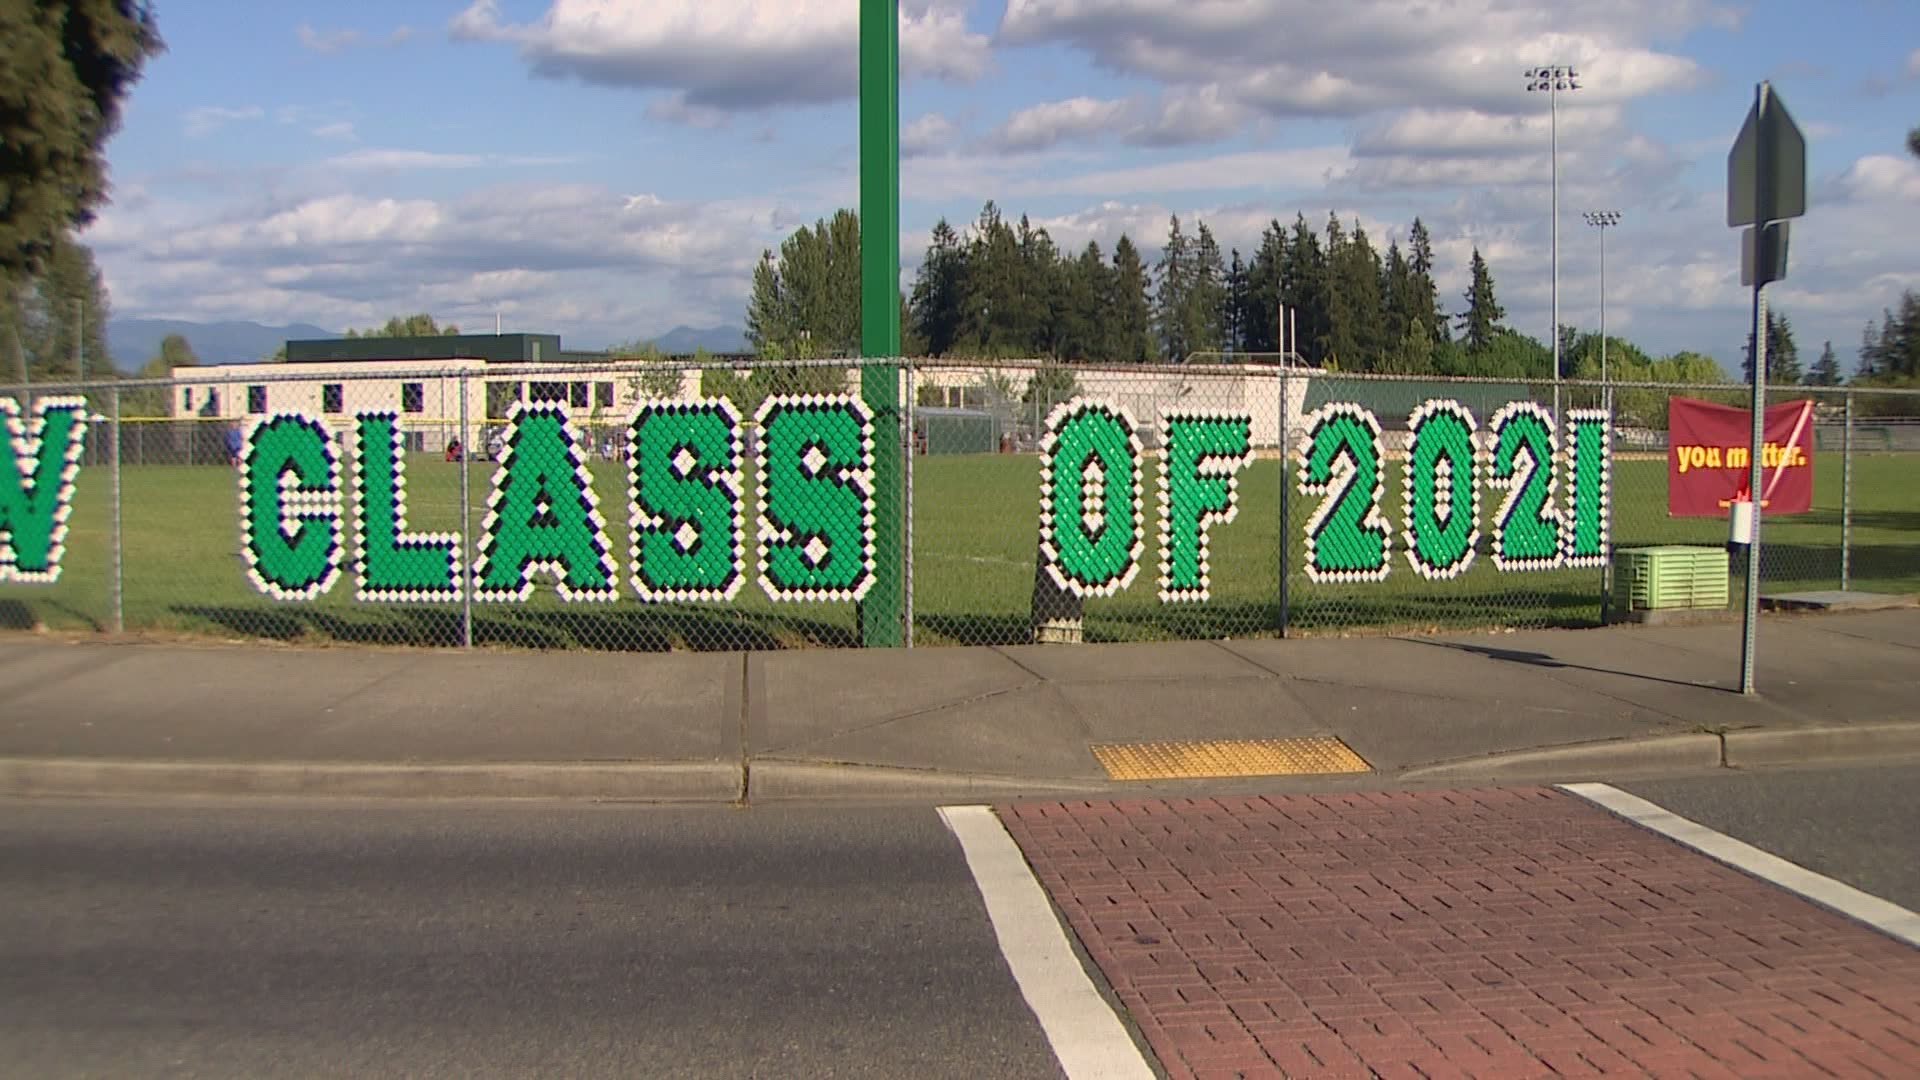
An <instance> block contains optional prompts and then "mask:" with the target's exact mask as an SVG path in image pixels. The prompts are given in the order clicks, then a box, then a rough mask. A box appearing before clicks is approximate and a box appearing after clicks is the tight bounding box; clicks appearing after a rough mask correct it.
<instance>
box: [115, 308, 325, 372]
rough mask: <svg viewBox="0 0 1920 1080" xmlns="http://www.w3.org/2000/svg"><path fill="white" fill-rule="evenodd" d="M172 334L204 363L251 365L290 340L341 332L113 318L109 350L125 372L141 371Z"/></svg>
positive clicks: (306, 326)
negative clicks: (183, 341)
mask: <svg viewBox="0 0 1920 1080" xmlns="http://www.w3.org/2000/svg"><path fill="white" fill-rule="evenodd" d="M168 334H179V335H180V336H182V337H184V338H186V339H187V344H189V345H192V346H193V354H194V355H195V356H197V357H199V358H200V362H201V363H203V364H250V363H252V362H254V361H256V360H264V359H266V358H267V357H269V356H272V355H273V354H274V352H275V351H276V350H277V349H279V348H280V346H282V345H284V344H286V342H287V339H288V338H334V337H339V336H340V335H339V334H338V333H335V332H334V331H332V330H322V329H321V328H320V327H318V326H313V325H311V324H309V323H294V324H293V325H292V326H262V325H260V324H259V323H256V322H217V323H198V322H185V321H182V320H179V319H109V320H107V351H109V352H111V353H112V354H113V362H114V363H115V364H116V365H118V366H119V368H120V370H122V371H138V370H139V369H140V366H141V365H142V364H145V363H146V362H147V361H148V360H151V359H153V357H154V354H155V353H158V352H159V351H160V342H161V340H162V339H163V338H165V337H166V336H167V335H168Z"/></svg>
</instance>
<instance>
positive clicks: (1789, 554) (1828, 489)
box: [0, 453, 1920, 650]
mask: <svg viewBox="0 0 1920 1080" xmlns="http://www.w3.org/2000/svg"><path fill="white" fill-rule="evenodd" d="M590 467H591V469H592V471H593V474H594V481H595V483H594V486H595V490H596V493H597V495H598V497H599V499H600V505H601V511H602V514H603V516H604V517H605V518H606V519H607V523H608V529H609V532H610V534H611V536H612V539H613V542H614V550H615V554H616V559H617V561H618V563H619V565H620V568H621V572H622V575H623V581H622V593H623V596H622V599H621V600H619V601H617V602H615V603H613V604H566V603H562V602H560V601H559V600H558V598H557V597H556V596H554V594H553V591H552V589H551V587H550V586H548V585H546V584H545V583H544V581H543V582H542V583H541V584H540V586H539V587H538V590H537V593H536V597H535V599H534V600H532V601H531V602H529V603H526V604H499V603H484V604H483V603H476V604H474V605H473V637H474V641H475V643H476V644H480V645H494V644H498V645H512V646H525V647H535V648H561V647H580V646H584V647H588V648H598V649H621V650H659V649H675V648H691V649H736V648H773V647H797V646H805V645H845V644H854V643H856V642H857V640H858V631H857V622H856V618H855V613H854V608H853V605H851V604H794V603H780V604H775V603H773V602H772V601H770V600H768V599H767V597H766V596H765V595H764V594H763V593H762V592H761V591H760V589H759V587H758V584H757V582H755V581H749V583H748V584H747V586H746V587H745V588H743V589H742V591H741V593H740V596H739V598H738V599H737V600H736V601H735V602H734V603H732V604H699V605H650V604H644V603H641V602H640V601H639V600H638V599H636V598H634V597H633V594H632V590H631V587H630V586H628V585H627V584H626V582H625V580H624V575H625V573H626V569H627V562H628V558H627V538H628V529H627V517H628V510H627V504H626V490H625V478H624V476H623V474H622V468H621V466H620V465H619V463H617V462H604V461H595V462H593V463H592V464H591V466H590ZM1147 468H1148V474H1147V477H1146V480H1147V484H1146V503H1145V528H1146V545H1145V552H1144V555H1143V557H1142V560H1141V563H1140V567H1139V570H1138V573H1137V576H1136V577H1135V579H1134V581H1133V583H1132V585H1131V586H1130V587H1129V588H1127V589H1126V590H1124V591H1123V592H1121V593H1120V594H1119V595H1117V596H1114V597H1109V598H1101V599H1096V600H1090V601H1088V602H1087V603H1086V605H1085V625H1086V636H1087V637H1088V638H1089V639H1090V640H1145V639H1156V638H1186V637H1204V638H1218V637H1253V636H1262V635H1271V634H1273V633H1275V632H1277V631H1278V629H1279V626H1280V612H1281V608H1280V596H1281V588H1280V584H1281V561H1282V560H1281V552H1280V548H1279V541H1280V530H1279V527H1278V526H1279V521H1280V505H1281V490H1280V488H1281V465H1280V463H1279V461H1277V460H1274V459H1262V460H1258V461H1255V462H1254V463H1253V464H1252V465H1251V466H1249V467H1248V468H1247V469H1245V470H1244V471H1242V472H1241V474H1240V503H1239V505H1240V512H1239V516H1238V517H1237V519H1236V520H1234V521H1233V522H1231V523H1228V524H1223V525H1217V526H1215V527H1214V529H1213V532H1212V551H1211V559H1210V563H1211V568H1212V575H1211V576H1212V592H1213V596H1212V599H1211V600H1210V601H1209V602H1207V603H1204V604H1190V603H1188V604H1162V603H1161V602H1160V600H1159V597H1158V587H1157V575H1158V560H1159V545H1158V535H1157V534H1158V522H1159V516H1160V514H1159V507H1158V504H1157V501H1156V492H1157V488H1156V486H1155V484H1154V479H1155V475H1156V473H1155V470H1157V469H1158V468H1159V463H1158V461H1157V459H1156V460H1153V461H1150V462H1149V463H1148V466H1147ZM1817 468H1818V472H1817V475H1816V485H1815V507H1814V511H1813V512H1812V513H1810V514H1805V515H1796V516H1791V517H1787V516H1782V517H1775V518H1770V519H1768V523H1767V527H1766V533H1765V537H1764V539H1765V540H1766V557H1765V565H1764V566H1763V572H1764V576H1765V579H1766V581H1767V583H1768V588H1769V589H1770V590H1772V591H1786V590H1790V589H1830V588H1837V587H1838V586H1839V580H1840V491H1841V483H1840V474H1841V461H1840V458H1839V456H1838V455H1837V454H1832V453H1827V454H1822V455H1821V457H1820V458H1819V460H1818V465H1817ZM407 471H408V475H407V491H408V496H409V503H408V515H409V521H408V526H409V528H410V529H412V530H416V531H458V530H460V529H461V527H462V522H461V514H460V494H459V493H460V486H459V485H460V469H459V466H457V465H453V464H448V463H446V462H443V461H440V460H437V459H434V458H429V457H427V456H425V455H413V456H412V458H411V459H410V460H409V462H408V466H407ZM492 473H493V466H492V465H491V464H488V463H484V462H475V463H473V465H472V466H471V472H470V476H469V482H470V486H471V504H472V510H471V519H470V526H471V528H473V529H477V528H478V527H479V525H480V522H481V519H482V518H483V517H484V516H485V512H486V500H487V496H488V493H489V490H490V485H491V481H492ZM752 486H753V478H752V476H751V474H749V477H748V500H747V501H748V510H749V513H750V514H751V513H752V511H753V508H754V506H753V497H752ZM107 488H108V474H107V471H106V469H105V468H104V467H102V466H89V467H88V468H86V469H84V470H83V471H82V473H81V476H80V481H79V491H78V495H77V497H76V501H75V507H74V513H73V517H72V521H71V532H70V534H69V537H68V541H67V543H68V551H67V556H66V560H65V570H64V572H63V574H62V576H61V579H60V581H59V582H57V583H55V584H53V585H25V584H12V583H9V584H0V626H14V627H26V626H32V625H35V624H36V623H43V624H45V625H48V626H51V627H58V628H78V629H85V628H95V629H104V628H106V627H107V626H108V625H109V620H110V612H111V605H110V594H109V565H110V562H109V550H108V535H109V533H108V491H107ZM122 489H123V500H122V505H123V514H124V525H123V528H124V532H125V537H126V549H125V565H124V570H123V581H124V600H123V610H124V615H125V624H126V627H127V628H128V629H129V630H144V631H160V632H170V633H185V634H195V635H202V634H205V635H218V636H222V637H230V638H253V637H268V638H275V639H282V640H306V641H314V640H319V641H324V640H337V641H348V642H373V643H393V644H425V645H454V644H459V643H460V642H461V641H462V639H463V634H462V617H461V606H460V605H457V604H451V605H450V604H433V605H394V604H363V603H360V602H358V601H357V600H356V599H355V598H354V582H353V579H352V575H351V574H350V573H347V574H343V575H342V577H341V579H340V581H339V583H338V584H337V585H336V586H335V587H334V589H333V591H332V593H331V594H330V595H328V596H326V597H323V598H321V599H319V600H315V601H311V602H280V601H274V600H271V599H269V598H268V597H265V596H263V595H261V594H259V593H257V592H256V591H254V589H253V587H252V585H251V584H250V583H249V581H248V579H247V576H246V572H245V564H244V562H243V561H242V559H241V556H240V539H239V505H238V490H237V485H236V482H235V475H234V473H233V471H232V470H229V469H224V468H219V467H212V466H198V467H193V466H152V465H147V466H127V467H126V468H124V469H123V473H122ZM1854 490H1855V496H1854V535H1853V587H1854V588H1857V589H1863V590H1876V591H1888V592H1920V456H1916V455H1904V456H1902V455H1898V454H1861V455H1858V456H1857V457H1856V459H1855V462H1854ZM1563 495H1564V492H1563ZM1613 497H1614V542H1615V544H1616V546H1620V547H1627V546H1641V545H1651V544H1704V545H1716V546H1717V545H1719V544H1721V543H1722V542H1723V541H1724V540H1725V537H1726V533H1725V530H1726V525H1725V522H1724V521H1721V520H1715V519H1673V518H1669V517H1668V516H1667V513H1666V467H1665V462H1664V461H1662V460H1660V459H1657V458H1656V459H1654V460H1623V461H1619V462H1617V463H1616V465H1615V470H1614V486H1613ZM1315 505H1316V503H1315V501H1314V500H1309V499H1306V498H1304V497H1301V496H1299V495H1298V494H1297V493H1296V494H1295V495H1294V496H1293V498H1292V501H1291V507H1290V514H1291V519H1292V523H1291V527H1290V528H1289V529H1288V530H1287V539H1288V542H1289V544H1290V545H1291V559H1292V565H1293V567H1294V572H1293V574H1292V575H1291V578H1290V582H1289V584H1290V618H1291V623H1292V626H1293V627H1294V628H1295V629H1297V630H1304V631H1333V630H1347V629H1353V630H1369V629H1424V628H1442V627H1453V628H1459V627H1476V626H1489V627H1490V626H1539V625H1557V626H1580V625H1591V624H1593V623H1595V622H1596V621H1597V620H1598V619H1599V617H1600V612H1601V607H1600V577H1601V575H1600V572H1599V571H1598V570H1592V569H1587V570H1575V571H1550V572H1544V573H1500V572H1498V571H1496V570H1495V569H1494V568H1493V566H1492V565H1491V563H1490V562H1489V561H1488V560H1487V558H1486V551H1487V547H1488V542H1489V541H1488V538H1487V536H1486V535H1485V532H1486V526H1485V524H1484V522H1485V521H1487V520H1490V518H1491V516H1492V514H1493V511H1494V510H1495V509H1496V507H1497V502H1496V498H1495V493H1493V492H1490V491H1486V492H1483V494H1482V519H1483V526H1482V538H1481V544H1480V551H1481V554H1480V557H1479V559H1478V560H1477V562H1476V564H1475V566H1474V568H1473V570H1472V571H1470V572H1469V573H1468V574H1466V575H1465V576H1463V577H1462V578H1460V579H1457V580H1454V581H1450V582H1429V581H1426V580H1425V579H1423V578H1420V577H1419V576H1418V575H1416V574H1415V573H1413V571H1412V569H1411V567H1409V566H1408V565H1407V563H1406V560H1405V558H1404V555H1403V554H1402V552H1401V549H1400V545H1399V544H1398V543H1396V547H1395V553H1394V563H1393V570H1392V573H1391V575H1390V576H1389V578H1388V579H1387V580H1386V581H1384V582H1379V583H1371V584H1353V585H1319V584H1315V583H1313V582H1310V581H1308V580H1307V578H1306V577H1305V576H1304V574H1302V573H1301V572H1300V571H1299V566H1300V560H1301V559H1302V558H1303V557H1304V544H1303V540H1302V536H1303V530H1304V527H1305V523H1306V521H1307V518H1308V517H1309V515H1310V514H1311V513H1312V512H1313V510H1314V507H1315ZM1385 509H1386V515H1387V518H1388V520H1389V521H1390V522H1392V523H1393V525H1394V527H1395V530H1396V535H1397V532H1398V529H1399V527H1400V520H1401V509H1400V475H1399V472H1398V464H1397V463H1390V465H1389V474H1388V477H1387V500H1386V507H1385ZM1038 515H1039V462H1038V459H1037V458H1036V457H1034V456H1032V455H984V456H967V457H958V456H956V457H922V458H919V459H917V461H916V462H915V475H914V513H913V551H914V567H913V574H914V582H913V604H914V620H915V628H916V640H917V641H918V642H919V643H922V644H947V643H1006V642H1017V641H1023V640H1025V639H1026V636H1027V632H1028V631H1027V625H1028V611H1029V608H1030V604H1031V597H1032V593H1033V584H1034V561H1035V554H1036V546H1037V545H1036V531H1037V522H1038ZM753 531H754V519H753V518H752V517H749V519H748V542H749V545H750V546H751V544H752V535H753ZM750 558H751V556H750Z"/></svg>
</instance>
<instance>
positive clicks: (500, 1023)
mask: <svg viewBox="0 0 1920 1080" xmlns="http://www.w3.org/2000/svg"><path fill="white" fill-rule="evenodd" d="M0 1061H4V1062H6V1066H5V1069H4V1071H5V1072H7V1073H8V1074H10V1075H15V1076H36V1077H69V1076H116V1077H117V1076H166V1075H194V1076H233V1077H259V1076H268V1075H273V1076H315V1075H330V1076H342V1075H364V1076H375V1075H378V1076H393V1075H403V1074H404V1075H410V1076H423V1077H424V1076H461V1077H468V1076H700V1077H735V1076H743V1077H744V1076H760V1077H795V1076H821V1077H842V1076H846V1077H851V1076H875V1077H890V1078H892V1077H915V1078H933V1077H948V1076H951V1077H967V1078H977V1077H983V1076H996V1077H998V1076H1018V1077H1045V1076H1050V1075H1058V1068H1057V1066H1056V1065H1055V1064H1054V1062H1053V1058H1052V1055H1051V1053H1050V1052H1049V1050H1048V1048H1047V1044H1046V1042H1045V1039H1044V1036H1043V1035H1042V1034H1041V1032H1040V1029H1039V1027H1038V1025H1037V1023H1036V1022H1035V1021H1034V1019H1033V1018H1032V1015H1031V1013H1029V1012H1028V1011H1027V1009H1026V1006H1025V1004H1024V1002H1023V1001H1022V999H1021V997H1020V993H1019V990H1018V988H1017V986H1016V985H1015V984H1014V982H1013V979H1012V976H1011V975H1010V974H1009V972H1008V970H1007V968H1006V965H1005V963H1004V961H1003V960H1002V959H1001V957H1000V954H999V951H998V949H997V947H996V945H995V942H994V937H993V933H992V929H991V926H990V924H989V923H988V921H987V918H986V913H985V909H984V908H983V906H982V904H981V901H980V899H979V895H978V893H977V892H976V891H975V889H974V887H973V885H972V879H971V878H970V877H969V876H968V872H967V868H966V864H965V862H964V860H963V858H962V856H961V854H960V850H959V847H958V845H957V843H956V842H955V841H954V840H953V838H952V837H951V835H950V834H948V833H947V832H946V830H945V828H944V826H942V825H941V823H940V821H939V819H938V818H937V817H936V815H935V814H934V813H932V812H931V811H929V810H926V809H924V808H922V809H917V810H914V811H911V812H901V811H896V810H849V809H838V810H810V809H786V810H782V809H773V810H753V811H737V810H725V809H704V810H697V811H679V810H663V809H658V808H644V807H618V806H561V805H552V804H538V805H533V804H520V805H500V804H492V805H449V804H436V805H432V806H419V805H413V806H395V805H391V804H388V805H365V804H362V805H355V806H337V805H336V806H316V805H311V804H300V805H288V804H285V803H251V804H236V803H228V804H220V805H209V804H180V803H139V804H134V803H118V802H91V801H89V802H55V801H42V802H5V803H0Z"/></svg>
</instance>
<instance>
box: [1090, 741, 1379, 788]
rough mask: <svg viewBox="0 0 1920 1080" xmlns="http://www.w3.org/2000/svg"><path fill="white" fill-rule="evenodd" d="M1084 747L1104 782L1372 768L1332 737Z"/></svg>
mask: <svg viewBox="0 0 1920 1080" xmlns="http://www.w3.org/2000/svg"><path fill="white" fill-rule="evenodd" d="M1088 749H1090V750H1092V751H1093V756H1094V759H1095V760H1097V761H1099V762H1100V767H1101V768H1103V769H1105V770H1107V779H1109V780H1194V779H1200V778H1204V777H1216V776H1309V775H1316V774H1324V773H1356V772H1372V771H1373V767H1372V766H1370V765H1368V764H1367V762H1366V760H1365V759H1364V758H1362V757H1361V756H1360V755H1359V754H1356V753H1354V752H1353V748H1352V747H1349V746H1348V745H1347V744H1346V743H1343V742H1341V741H1340V740H1339V739H1336V738H1332V737H1330V736H1329V737H1324V738H1310V739H1200V740H1194V741H1185V742H1137V743H1095V744H1093V745H1092V746H1090V747H1088Z"/></svg>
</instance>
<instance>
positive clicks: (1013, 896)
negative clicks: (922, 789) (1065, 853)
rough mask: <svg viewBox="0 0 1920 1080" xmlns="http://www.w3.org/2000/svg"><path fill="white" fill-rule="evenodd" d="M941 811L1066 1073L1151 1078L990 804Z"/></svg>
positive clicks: (1085, 1077) (1075, 1078)
mask: <svg viewBox="0 0 1920 1080" xmlns="http://www.w3.org/2000/svg"><path fill="white" fill-rule="evenodd" d="M940 818H941V820H943V821H945V822H946V823H947V828H949V829H951V830H953V835H954V836H956V837H958V838H959V840H960V847H961V850H963V851H965V852H966V856H967V868H968V869H969V870H971V871H973V882H974V884H975V885H976V886H978V887H979V889H980V898H981V899H982V900H985V901H986V904H987V917H988V918H989V919H991V920H992V921H993V932H994V935H995V936H996V937H998V938H999V940H1000V953H1001V955H1002V956H1005V957H1006V958H1007V966H1008V967H1010V968H1012V969H1013V978H1014V981H1015V982H1017V983H1019V984H1020V993H1021V994H1023V995H1024V996H1025V997H1026V999H1027V1007H1028V1008H1030V1009H1032V1010H1033V1014H1034V1016H1035V1017H1037V1018H1038V1019H1039V1021H1040V1028H1041V1030H1042V1031H1044V1032H1046V1035H1047V1042H1048V1043H1050V1044H1051V1045H1052V1046H1053V1055H1054V1057H1055V1058H1057V1059H1058V1060H1059V1062H1060V1067H1061V1068H1062V1069H1064V1070H1065V1071H1066V1074H1067V1076H1068V1077H1070V1078H1072V1080H1092V1078H1095V1077H1101V1078H1104V1077H1115V1078H1132V1077H1141V1078H1144V1080H1152V1077H1153V1070H1152V1069H1151V1068H1149V1067H1148V1066H1147V1062H1146V1059H1145V1058H1144V1057H1142V1056H1141V1054H1140V1049H1139V1048H1138V1047H1136V1046H1135V1045H1134V1044H1133V1039H1132V1038H1131V1037H1129V1036H1128V1034H1127V1029H1126V1028H1125V1027H1124V1026H1123V1025H1122V1024H1121V1023H1120V1018H1119V1017H1118V1016H1115V1015H1114V1012H1113V1010H1112V1009H1111V1008H1109V1007H1108V1005H1107V1002H1106V999H1105V998H1102V997H1101V996H1100V991H1098V990H1096V989H1095V988H1094V985H1093V980H1091V979H1089V978H1087V973H1086V971H1084V970H1083V969H1082V968H1081V967H1080V960H1079V958H1078V957H1076V956H1075V955H1074V953H1073V946H1072V945H1071V944H1070V943H1069V942H1068V941H1067V934H1066V930H1065V929H1064V928H1062V927H1061V925H1060V920H1059V919H1057V918H1055V917H1054V914H1053V908H1052V907H1050V906H1049V905H1048V903H1047V894H1046V893H1045V892H1044V891H1042V889H1041V888H1040V882H1039V881H1037V880H1035V879H1034V876H1033V872H1032V871H1031V870H1029V869H1027V860H1026V858H1025V856H1023V855H1021V854H1020V848H1019V845H1017V844H1015V843H1014V842H1013V837H1011V836H1009V835H1007V830H1006V827H1005V826H1003V825H1001V824H1000V819H999V818H998V817H995V816H994V813H993V811H992V809H990V808H988V807H985V806H943V807H941V808H940Z"/></svg>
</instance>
